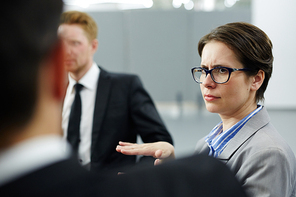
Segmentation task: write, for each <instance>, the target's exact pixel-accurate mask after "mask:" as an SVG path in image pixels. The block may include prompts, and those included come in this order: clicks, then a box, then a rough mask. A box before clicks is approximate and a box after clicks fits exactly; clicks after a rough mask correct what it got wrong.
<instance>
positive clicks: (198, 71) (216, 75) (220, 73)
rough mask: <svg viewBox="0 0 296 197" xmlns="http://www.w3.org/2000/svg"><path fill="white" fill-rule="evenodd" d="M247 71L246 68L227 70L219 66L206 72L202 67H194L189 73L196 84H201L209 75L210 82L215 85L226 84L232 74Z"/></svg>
mask: <svg viewBox="0 0 296 197" xmlns="http://www.w3.org/2000/svg"><path fill="white" fill-rule="evenodd" d="M249 70H250V69H248V68H228V67H223V66H219V67H216V68H213V69H211V70H207V69H205V68H202V67H194V68H192V69H191V73H192V77H193V79H194V81H196V82H197V83H200V84H201V83H202V82H203V81H204V80H205V79H206V77H207V76H208V74H210V75H211V78H212V80H213V81H214V82H215V83H218V84H222V83H226V82H228V80H229V78H230V75H231V73H232V72H235V71H249Z"/></svg>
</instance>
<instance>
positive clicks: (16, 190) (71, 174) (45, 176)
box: [0, 155, 245, 197]
mask: <svg viewBox="0 0 296 197" xmlns="http://www.w3.org/2000/svg"><path fill="white" fill-rule="evenodd" d="M0 196H1V197H18V196H24V197H28V196H30V197H35V196H36V197H37V196H38V197H40V196H42V197H52V196H55V197H67V196H71V197H78V196H79V197H80V196H81V197H86V196H94V197H95V196H98V197H112V196H131V197H133V196H135V197H137V196H141V197H151V196H153V197H191V196H192V197H193V196H198V197H217V196H219V197H245V192H244V191H243V189H242V187H241V185H240V183H239V182H238V181H237V180H236V178H235V176H234V174H233V173H232V172H231V171H230V170H229V169H228V168H227V167H226V166H225V165H224V164H223V163H221V162H220V161H218V160H216V159H215V158H212V157H209V156H206V155H195V156H192V157H189V158H185V159H180V160H176V161H172V162H169V163H165V164H162V165H160V166H156V167H153V166H152V167H145V168H142V167H141V168H139V169H133V170H132V171H129V172H127V173H126V174H123V175H117V176H110V175H108V174H101V173H90V172H87V171H86V170H84V169H83V168H82V167H81V166H79V164H78V163H77V161H76V160H65V161H61V162H58V163H54V164H51V165H48V166H46V167H44V168H41V169H38V170H35V171H34V172H32V173H30V174H28V175H25V176H23V177H21V178H19V179H17V180H14V181H12V182H10V183H8V184H6V185H3V186H0Z"/></svg>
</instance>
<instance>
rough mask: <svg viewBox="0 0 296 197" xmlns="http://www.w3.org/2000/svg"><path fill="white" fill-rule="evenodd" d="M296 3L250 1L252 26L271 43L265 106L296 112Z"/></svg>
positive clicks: (295, 0) (287, 1) (293, 1)
mask: <svg viewBox="0 0 296 197" xmlns="http://www.w3.org/2000/svg"><path fill="white" fill-rule="evenodd" d="M295 10H296V0H253V2H252V23H253V24H254V25H256V26H258V27H259V28H261V29H262V30H263V31H265V32H266V33H267V35H268V36H269V37H270V39H271V41H272V42H273V49H274V50H273V55H274V69H273V74H272V78H271V80H270V83H269V85H268V89H267V91H266V94H265V106H267V107H268V108H275V109H279V108H280V109H296V61H295V57H296V11H295Z"/></svg>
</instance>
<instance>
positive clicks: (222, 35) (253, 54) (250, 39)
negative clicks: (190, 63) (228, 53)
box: [198, 22, 273, 102]
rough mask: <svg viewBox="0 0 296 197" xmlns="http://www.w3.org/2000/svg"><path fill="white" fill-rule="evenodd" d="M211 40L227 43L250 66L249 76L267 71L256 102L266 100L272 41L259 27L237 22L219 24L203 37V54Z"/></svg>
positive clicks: (200, 50)
mask: <svg viewBox="0 0 296 197" xmlns="http://www.w3.org/2000/svg"><path fill="white" fill-rule="evenodd" d="M211 40H216V41H219V42H222V43H224V44H226V45H227V46H228V47H229V48H230V49H231V50H233V51H234V53H235V54H236V56H237V58H238V60H239V61H240V62H241V63H242V64H243V66H244V68H250V69H251V70H252V71H250V72H247V74H248V75H249V76H252V75H256V74H257V72H258V71H259V70H263V71H264V72H265V78H264V81H263V84H262V85H261V87H260V88H259V89H258V90H257V92H256V102H259V101H260V100H264V92H265V90H266V88H267V84H268V81H269V79H270V77H271V73H272V66H273V55H272V42H271V40H270V39H269V38H268V36H267V35H266V34H265V33H264V32H263V31H262V30H261V29H259V28H258V27H256V26H254V25H252V24H249V23H245V22H236V23H228V24H225V25H222V26H219V27H217V28H215V29H214V30H212V31H211V32H210V33H209V34H207V35H205V36H204V37H202V38H201V39H200V41H199V43H198V53H199V55H200V56H201V55H202V51H203V48H204V46H205V45H206V44H207V43H209V42H210V41H211Z"/></svg>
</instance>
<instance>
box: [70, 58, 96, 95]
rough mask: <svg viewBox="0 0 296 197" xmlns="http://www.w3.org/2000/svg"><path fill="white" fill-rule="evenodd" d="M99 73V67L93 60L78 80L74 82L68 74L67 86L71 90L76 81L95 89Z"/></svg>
mask: <svg viewBox="0 0 296 197" xmlns="http://www.w3.org/2000/svg"><path fill="white" fill-rule="evenodd" d="M99 75H100V69H99V67H98V66H97V64H96V63H95V62H93V64H92V66H91V67H90V69H89V70H88V71H87V72H86V73H85V75H84V76H83V77H82V78H81V79H80V80H79V81H78V82H76V81H75V80H74V79H73V78H72V77H71V75H70V74H69V75H68V76H69V88H70V89H71V90H73V87H74V85H75V84H76V83H80V84H81V85H83V87H85V88H87V89H90V90H95V89H96V87H97V82H98V78H99Z"/></svg>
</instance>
